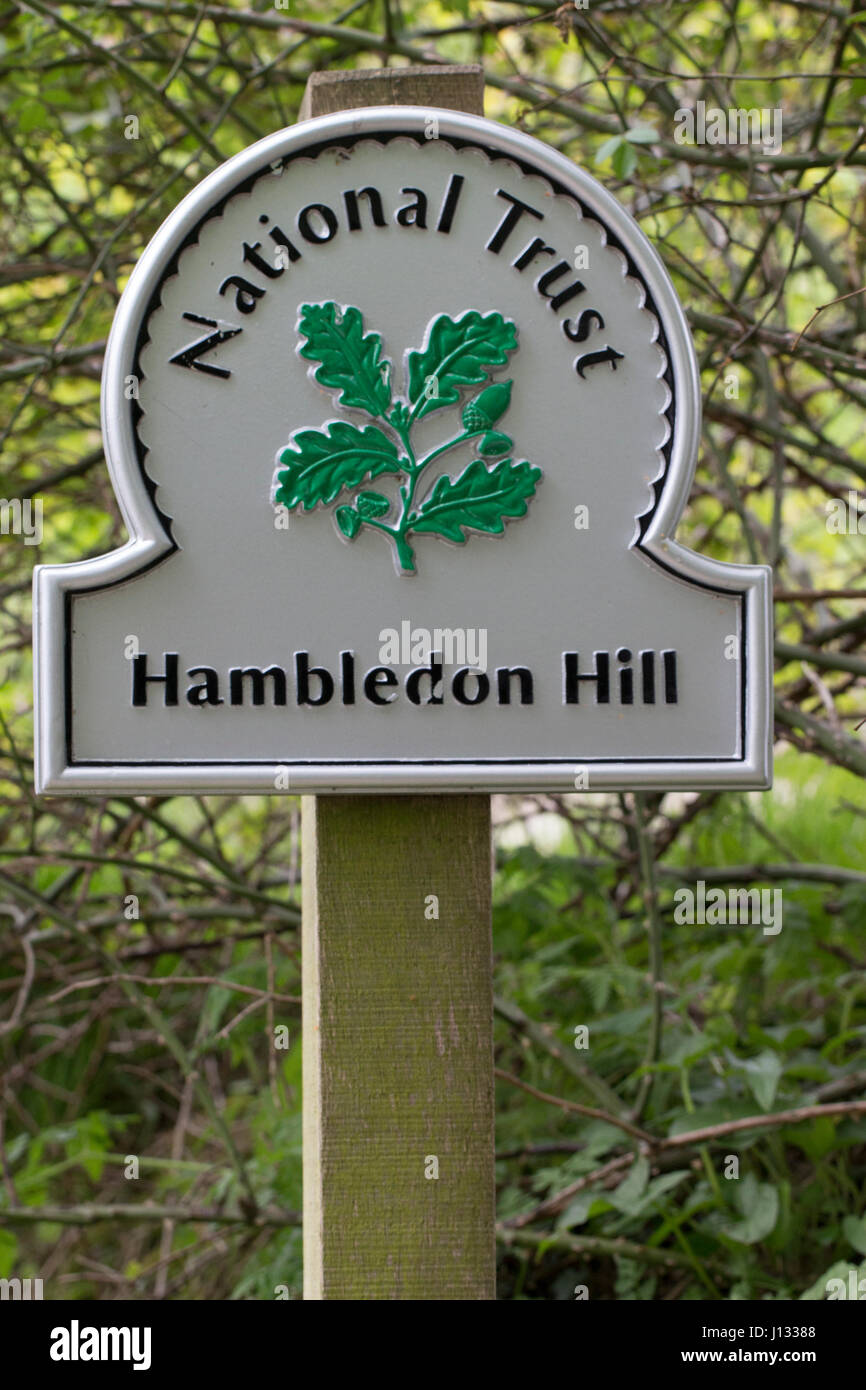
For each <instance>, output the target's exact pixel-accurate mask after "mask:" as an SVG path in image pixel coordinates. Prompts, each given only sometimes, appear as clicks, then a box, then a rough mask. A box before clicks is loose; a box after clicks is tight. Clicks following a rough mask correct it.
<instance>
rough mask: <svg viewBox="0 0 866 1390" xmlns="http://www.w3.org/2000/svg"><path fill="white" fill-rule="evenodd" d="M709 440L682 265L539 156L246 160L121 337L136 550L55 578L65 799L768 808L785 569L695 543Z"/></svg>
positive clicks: (430, 140) (39, 594)
mask: <svg viewBox="0 0 866 1390" xmlns="http://www.w3.org/2000/svg"><path fill="white" fill-rule="evenodd" d="M699 420H700V391H699V380H698V373H697V367H696V363H695V357H694V352H693V348H692V343H691V339H690V335H689V331H688V328H687V326H686V322H685V319H684V316H683V312H682V309H681V307H680V305H679V303H678V300H677V298H676V295H675V292H674V289H673V286H672V285H671V282H670V280H669V278H668V276H667V274H666V272H665V270H664V268H663V266H662V264H661V261H660V260H659V258H658V256H657V255H656V253H655V252H654V251H653V249H652V247H651V246H650V244H649V242H648V241H647V240H646V238H645V237H644V236H643V234H642V232H641V231H640V230H639V228H638V227H637V225H636V223H635V222H634V221H633V220H632V219H631V218H630V216H629V215H628V214H627V213H626V212H625V211H624V210H623V208H622V207H620V205H619V204H618V203H617V202H616V200H615V199H614V198H613V197H612V196H611V195H610V194H609V193H607V192H606V191H605V189H604V188H602V187H601V185H599V184H598V183H597V182H595V180H593V179H592V178H590V177H589V176H588V175H587V174H585V173H584V172H583V171H582V170H581V169H579V168H576V167H575V166H574V165H573V164H572V163H571V161H569V160H567V159H565V158H563V157H562V156H560V155H559V154H557V153H556V152H554V151H553V150H550V149H548V148H547V147H546V146H545V145H543V144H541V143H540V142H538V141H536V140H534V139H531V138H529V137H527V136H525V135H522V134H520V133H518V132H516V131H513V130H510V129H507V128H505V127H503V126H500V125H498V124H495V123H493V122H490V121H486V120H482V119H480V118H478V117H473V116H468V115H461V114H459V113H454V112H447V111H428V110H425V109H423V108H420V109H419V108H414V107H388V108H369V109H366V110H363V111H348V112H343V113H340V114H338V115H334V116H327V117H323V118H321V119H318V120H312V121H308V122H304V123H303V124H301V125H298V126H296V127H294V128H293V129H290V130H286V131H281V132H280V133H278V134H276V135H273V136H271V137H269V138H268V139H266V140H263V141H261V142H260V143H259V144H257V145H254V146H252V147H251V148H250V149H248V150H245V151H244V152H243V153H241V154H239V155H237V156H236V157H235V158H234V159H231V160H230V161H229V162H228V163H227V164H225V165H223V166H222V168H220V169H218V170H217V171H216V172H215V173H213V174H212V175H210V177H209V178H207V179H205V180H204V182H203V183H202V184H201V185H200V186H199V187H198V188H196V189H195V190H194V191H193V192H192V193H191V194H189V196H188V197H187V198H185V199H184V201H183V202H182V203H181V204H180V206H179V207H178V208H177V209H176V210H175V212H173V213H172V214H171V216H170V217H169V218H168V219H167V221H166V222H165V223H164V224H163V226H162V227H161V228H160V230H159V232H158V233H157V235H156V236H155V237H154V239H153V240H152V242H151V243H150V245H149V246H148V248H147V250H146V251H145V253H144V255H143V256H142V258H141V261H140V263H139V264H138V266H137V267H136V269H135V272H134V273H133V275H132V277H131V279H130V281H129V284H128V286H127V288H126V290H125V292H124V294H123V298H122V300H121V303H120V306H119V308H118V311H117V315H116V319H115V322H114V326H113V329H112V333H111V337H110V340H109V345H108V350H107V354H106V361H105V372H104V379H103V432H104V437H105V447H106V454H107V458H108V463H109V467H110V470H111V476H112V481H113V484H114V488H115V491H116V494H117V498H118V502H119V505H120V507H121V510H122V513H123V517H124V520H125V522H126V525H127V528H128V531H129V536H130V539H129V541H128V543H127V544H126V545H124V546H123V547H122V548H120V549H119V550H117V551H115V552H113V553H112V554H110V555H107V556H104V557H101V558H99V559H94V560H87V561H84V562H82V563H79V564H70V565H58V566H42V567H40V568H39V569H38V570H37V573H36V578H35V593H36V619H35V623H34V631H35V643H36V698H37V759H36V768H37V773H36V778H37V787H38V789H39V790H40V791H43V792H76V791H81V792H97V791H99V792H107V791H119V792H145V791H150V790H152V789H165V790H175V791H198V790H202V791H204V790H210V791H220V790H222V791H234V792H243V791H249V792H261V791H280V790H284V791H290V792H297V791H304V792H327V791H332V790H343V791H352V790H356V791H369V790H374V789H379V790H384V791H401V790H409V789H422V790H427V791H448V790H473V789H474V790H490V791H493V790H506V789H515V790H519V789H527V790H530V789H535V790H543V789H547V790H551V791H560V792H564V791H570V790H574V789H589V790H594V789H603V788H613V787H616V788H623V787H716V786H718V787H728V786H731V787H733V786H739V787H765V786H767V785H768V784H769V780H770V775H771V748H770V737H771V721H770V689H771V667H770V662H771V647H772V643H771V618H770V612H771V607H770V605H771V587H770V580H771V576H770V571H769V570H768V569H766V568H760V567H747V566H740V565H725V564H721V563H719V562H718V561H715V560H710V559H708V558H705V557H702V556H699V555H696V554H694V553H693V552H690V551H688V550H686V549H684V548H683V547H682V546H680V545H678V544H677V542H676V540H675V539H674V531H675V527H676V523H677V520H678V518H679V516H680V513H681V511H682V508H683V507H684V505H685V503H686V501H687V499H688V494H689V487H690V484H691V480H692V475H693V470H694V464H695V458H696V452H697V445H698V434H699Z"/></svg>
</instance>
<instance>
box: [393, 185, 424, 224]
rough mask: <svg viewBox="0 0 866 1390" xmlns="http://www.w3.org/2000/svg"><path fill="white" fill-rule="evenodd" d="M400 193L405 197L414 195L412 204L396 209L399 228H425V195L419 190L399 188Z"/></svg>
mask: <svg viewBox="0 0 866 1390" xmlns="http://www.w3.org/2000/svg"><path fill="white" fill-rule="evenodd" d="M400 192H401V193H402V194H404V195H405V196H406V197H408V195H409V194H410V193H416V194H417V195H418V196H417V197H416V199H415V201H414V203H409V204H408V206H407V207H405V208H398V209H397V213H396V219H397V221H398V222H399V223H400V226H401V227H421V228H422V229H424V230H426V228H427V194H426V193H424V192H423V191H422V190H421V189H420V188H401V189H400Z"/></svg>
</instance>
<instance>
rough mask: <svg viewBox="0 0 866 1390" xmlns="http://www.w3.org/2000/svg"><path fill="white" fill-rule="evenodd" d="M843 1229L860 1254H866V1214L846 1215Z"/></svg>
mask: <svg viewBox="0 0 866 1390" xmlns="http://www.w3.org/2000/svg"><path fill="white" fill-rule="evenodd" d="M842 1231H843V1232H844V1235H845V1239H846V1240H847V1242H848V1244H849V1245H850V1246H852V1247H853V1248H854V1249H855V1250H856V1251H857V1254H858V1255H866V1216H846V1217H845V1220H844V1221H843V1222H842Z"/></svg>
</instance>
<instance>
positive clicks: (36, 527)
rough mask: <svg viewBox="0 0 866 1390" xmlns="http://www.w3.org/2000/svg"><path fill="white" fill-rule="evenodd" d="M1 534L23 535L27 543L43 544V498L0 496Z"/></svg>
mask: <svg viewBox="0 0 866 1390" xmlns="http://www.w3.org/2000/svg"><path fill="white" fill-rule="evenodd" d="M0 536H23V537H24V544H25V545H41V544H42V498H41V497H33V498H31V497H25V498H24V499H23V500H22V499H21V498H20V497H12V498H11V499H8V500H7V499H6V498H5V497H2V498H0Z"/></svg>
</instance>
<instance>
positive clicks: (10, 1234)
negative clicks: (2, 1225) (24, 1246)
mask: <svg viewBox="0 0 866 1390" xmlns="http://www.w3.org/2000/svg"><path fill="white" fill-rule="evenodd" d="M17 1257H18V1237H17V1236H16V1235H15V1232H14V1231H5V1230H3V1231H0V1279H8V1278H9V1275H10V1274H11V1272H12V1270H13V1269H14V1267H15V1260H16V1259H17Z"/></svg>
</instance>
